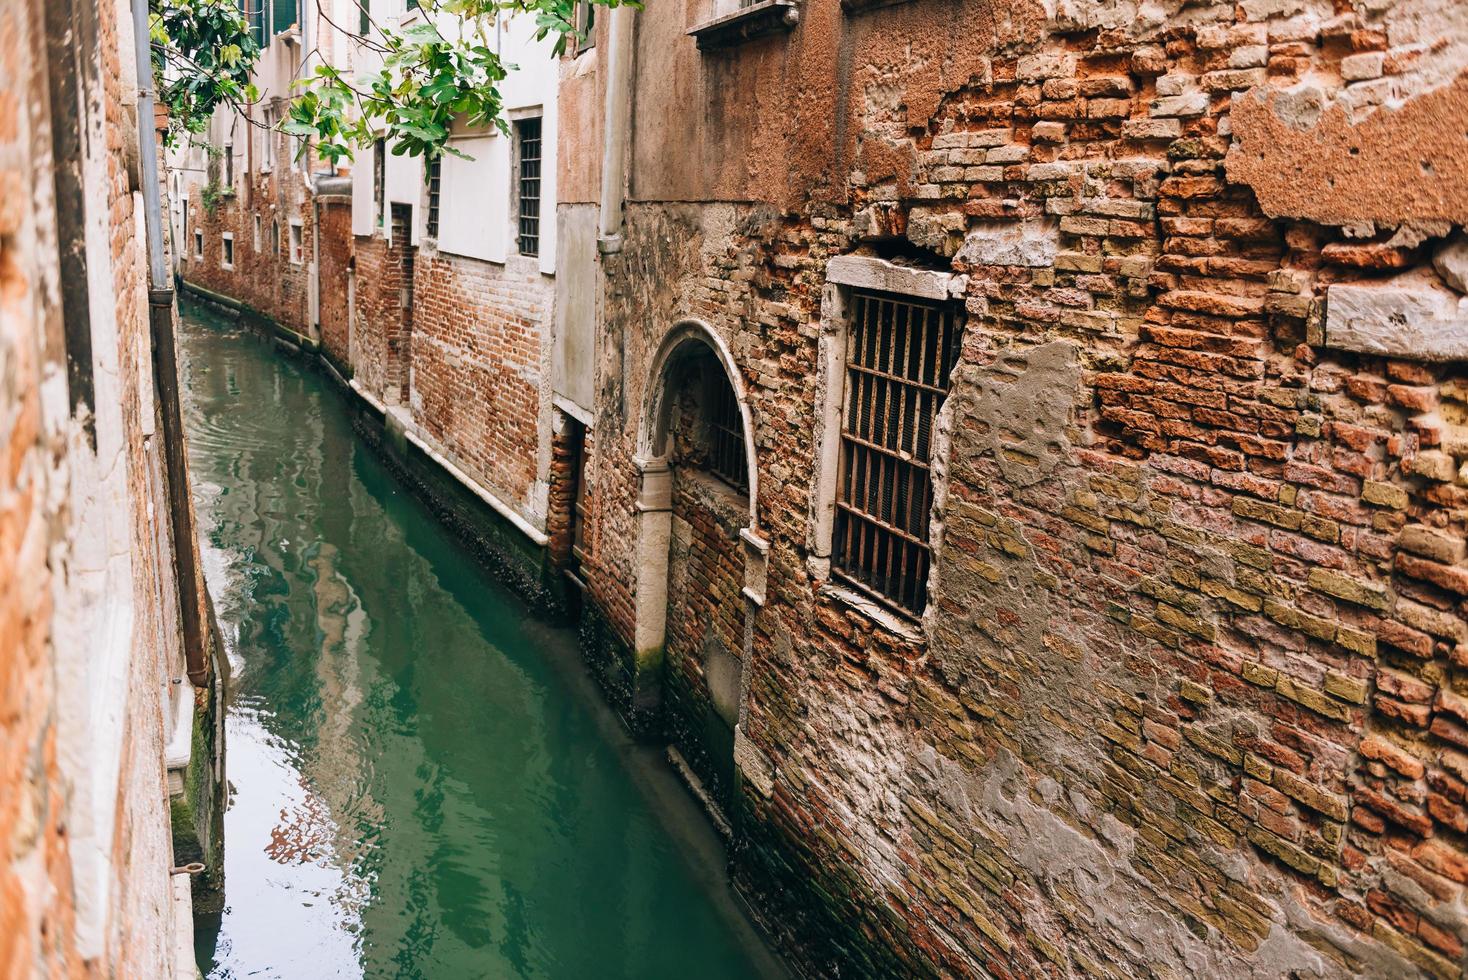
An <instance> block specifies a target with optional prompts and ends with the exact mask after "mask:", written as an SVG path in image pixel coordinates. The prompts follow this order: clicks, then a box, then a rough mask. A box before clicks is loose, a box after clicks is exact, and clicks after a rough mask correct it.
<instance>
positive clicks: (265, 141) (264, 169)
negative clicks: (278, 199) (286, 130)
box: [260, 108, 276, 174]
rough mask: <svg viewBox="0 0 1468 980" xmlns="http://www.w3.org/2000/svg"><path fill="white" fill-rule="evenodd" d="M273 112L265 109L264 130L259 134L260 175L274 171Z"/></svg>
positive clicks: (274, 115) (270, 109) (274, 116)
mask: <svg viewBox="0 0 1468 980" xmlns="http://www.w3.org/2000/svg"><path fill="white" fill-rule="evenodd" d="M275 118H276V114H275V110H274V109H272V108H266V110H265V128H264V130H263V131H261V133H260V140H261V144H262V147H263V149H264V152H263V153H261V154H260V171H261V173H267V174H268V173H270V171H272V170H274V169H275Z"/></svg>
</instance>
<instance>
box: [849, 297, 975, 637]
mask: <svg viewBox="0 0 1468 980" xmlns="http://www.w3.org/2000/svg"><path fill="white" fill-rule="evenodd" d="M958 340H959V336H958V328H957V325H956V318H955V315H954V309H953V305H952V304H951V303H943V302H935V301H925V300H919V299H913V298H909V297H897V296H892V295H888V294H884V293H877V292H870V291H864V290H853V291H852V294H851V323H850V329H849V331H848V335H847V344H846V356H845V371H844V374H845V385H846V387H845V393H844V395H845V396H844V400H843V407H842V417H841V454H840V471H839V475H838V478H837V484H836V485H837V494H836V519H835V525H834V529H833V530H834V533H833V535H832V541H831V567H832V570H833V571H834V572H835V573H836V574H837V575H839V576H841V578H843V579H844V580H846V581H848V582H850V583H851V584H853V585H856V586H857V587H859V588H860V589H861V590H862V591H864V592H867V593H869V594H871V595H873V596H875V597H877V598H878V599H880V600H882V601H883V602H884V603H885V604H887V605H889V606H892V607H894V608H896V609H898V610H900V611H902V612H904V613H907V614H910V615H914V616H915V615H920V614H921V613H922V611H923V609H924V607H925V606H926V605H927V582H928V570H929V567H930V566H931V564H932V552H931V549H930V547H929V543H928V532H929V526H930V524H931V522H932V509H933V477H932V470H931V465H930V459H931V457H932V451H933V428H934V422H935V420H936V419H937V416H938V411H939V409H940V408H941V407H942V405H943V399H944V398H945V397H946V396H947V394H948V384H949V379H950V375H951V374H952V370H953V366H954V364H955V363H956V361H957V357H958Z"/></svg>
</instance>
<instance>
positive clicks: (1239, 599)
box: [1200, 578, 1264, 612]
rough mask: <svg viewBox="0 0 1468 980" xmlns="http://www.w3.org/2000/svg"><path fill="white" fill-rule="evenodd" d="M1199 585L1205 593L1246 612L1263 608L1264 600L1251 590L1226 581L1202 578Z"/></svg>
mask: <svg viewBox="0 0 1468 980" xmlns="http://www.w3.org/2000/svg"><path fill="white" fill-rule="evenodd" d="M1200 587H1201V588H1202V590H1203V593H1204V594H1205V595H1209V596H1212V597H1213V598H1215V599H1222V600H1224V601H1225V602H1227V603H1229V604H1230V605H1233V606H1238V607H1239V608H1240V609H1243V610H1245V611H1247V612H1258V611H1259V610H1261V609H1263V608H1264V600H1263V599H1261V598H1260V597H1259V596H1257V595H1254V594H1253V593H1252V592H1245V591H1244V590H1242V589H1237V588H1235V587H1233V586H1232V585H1229V584H1228V583H1226V582H1220V581H1218V580H1217V579H1211V578H1209V579H1203V580H1202V582H1201V583H1200Z"/></svg>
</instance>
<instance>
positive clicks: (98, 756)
mask: <svg viewBox="0 0 1468 980" xmlns="http://www.w3.org/2000/svg"><path fill="white" fill-rule="evenodd" d="M140 12H141V11H140ZM133 15H134V8H133V6H132V4H130V3H128V2H125V0H109V2H104V3H101V4H89V3H82V2H71V0H58V2H51V0H48V2H45V3H40V2H30V0H26V2H22V3H11V4H6V5H5V7H4V8H3V9H0V89H3V93H4V94H3V95H0V417H3V418H4V420H5V422H4V425H3V427H0V434H3V440H4V446H5V452H4V456H5V460H6V464H5V468H4V471H3V475H0V529H3V530H0V673H3V677H4V684H3V692H0V753H3V764H0V827H3V828H4V829H5V832H4V834H3V835H0V973H3V974H4V975H6V976H14V977H91V976H96V977H161V978H168V977H194V976H196V975H197V970H196V969H195V966H194V962H193V919H192V912H193V906H194V901H195V899H198V900H201V901H206V902H209V901H215V900H217V897H218V895H217V886H218V884H219V875H221V874H222V866H221V864H220V859H221V857H222V855H221V850H220V848H221V846H222V845H221V841H220V838H219V833H218V831H219V827H220V824H219V822H218V821H219V818H220V817H221V816H222V806H221V804H222V797H221V794H222V790H223V773H222V749H223V746H222V743H221V742H220V741H219V740H220V739H222V732H221V730H220V728H219V721H220V717H221V716H220V711H219V700H218V698H219V696H220V693H221V691H220V687H219V680H218V676H219V675H218V672H217V671H216V669H215V665H216V662H217V659H218V655H217V648H216V646H215V644H214V642H213V633H212V630H210V628H209V625H208V624H209V622H210V618H211V617H210V615H209V603H208V597H207V595H206V594H205V592H204V590H203V587H202V581H201V578H200V576H199V574H198V568H199V563H198V554H197V544H196V542H195V540H194V536H193V530H192V528H193V520H192V502H191V500H190V498H189V486H188V472H187V468H186V465H185V463H184V459H185V457H184V453H183V443H182V439H181V434H180V430H179V428H178V425H179V419H178V414H177V379H176V376H175V375H174V373H173V353H172V336H173V335H172V327H173V318H174V315H175V313H174V309H173V306H172V295H171V291H170V290H168V289H167V288H162V289H154V290H150V289H149V268H148V265H149V262H148V251H147V248H146V246H145V235H144V228H145V223H146V222H147V221H148V220H150V219H147V218H145V214H144V212H145V208H144V204H143V201H144V196H145V193H144V192H145V188H146V185H147V183H149V182H152V183H153V184H154V185H155V186H156V185H157V183H158V182H159V174H158V173H157V172H156V170H153V171H148V170H146V169H145V168H144V167H143V166H142V164H141V162H140V161H141V159H142V154H141V149H142V147H143V146H144V145H145V144H143V143H142V142H141V139H148V140H153V139H155V136H156V134H155V133H154V121H153V119H152V118H151V112H149V113H146V114H145V115H146V118H144V119H143V120H142V127H141V128H142V130H143V132H142V134H141V136H140V125H139V123H140V120H139V116H140V112H139V96H138V91H139V87H140V86H139V80H138V76H137V72H136V66H137V64H138V60H137V58H136V53H135V52H136V48H135V45H134V38H135V35H134V32H133V23H134V21H133ZM162 225H163V221H162V218H161V214H160V216H159V218H158V220H157V225H156V227H155V228H154V230H155V231H157V232H158V234H159V236H160V237H159V240H160V241H161V240H162V237H161V236H162V230H163V229H162ZM160 257H161V256H160ZM154 285H160V284H159V283H156V282H155V284H154ZM161 285H163V286H164V287H166V285H167V284H166V282H165V283H162V284H161ZM196 861H197V862H199V863H198V865H197V867H195V868H191V869H187V870H192V871H202V872H203V873H202V874H200V875H198V876H197V877H193V878H192V881H193V882H194V884H193V887H192V888H191V885H190V882H191V875H190V874H189V873H179V872H182V871H184V870H186V869H185V868H184V866H186V865H191V864H192V863H193V862H196Z"/></svg>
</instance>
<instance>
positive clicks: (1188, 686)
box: [1178, 681, 1213, 704]
mask: <svg viewBox="0 0 1468 980" xmlns="http://www.w3.org/2000/svg"><path fill="white" fill-rule="evenodd" d="M1178 696H1179V697H1181V698H1182V699H1183V700H1184V701H1188V702H1191V703H1192V704H1207V703H1209V702H1210V701H1212V700H1213V691H1212V689H1211V688H1207V687H1204V686H1203V685H1202V684H1195V683H1193V682H1192V681H1183V682H1182V686H1181V687H1180V688H1179V689H1178Z"/></svg>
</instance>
